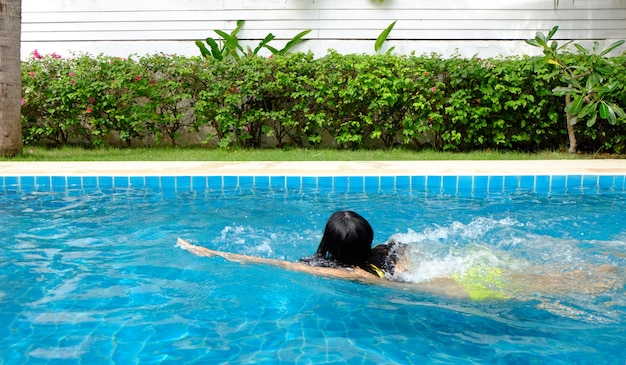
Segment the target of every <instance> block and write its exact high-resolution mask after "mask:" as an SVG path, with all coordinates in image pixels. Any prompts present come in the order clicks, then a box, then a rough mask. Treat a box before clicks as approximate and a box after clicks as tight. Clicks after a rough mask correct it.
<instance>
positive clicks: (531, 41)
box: [525, 39, 541, 47]
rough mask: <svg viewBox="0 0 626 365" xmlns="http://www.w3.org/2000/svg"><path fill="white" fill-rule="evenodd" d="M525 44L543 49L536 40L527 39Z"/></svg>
mask: <svg viewBox="0 0 626 365" xmlns="http://www.w3.org/2000/svg"><path fill="white" fill-rule="evenodd" d="M525 42H526V43H528V44H530V45H531V46H533V47H541V45H540V44H539V43H537V41H536V40H534V39H526V40H525Z"/></svg>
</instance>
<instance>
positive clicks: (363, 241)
mask: <svg viewBox="0 0 626 365" xmlns="http://www.w3.org/2000/svg"><path fill="white" fill-rule="evenodd" d="M373 240H374V230H373V229H372V226H371V225H370V224H369V222H368V221H367V220H366V219H365V218H363V217H361V216H360V215H359V214H357V213H355V212H353V211H350V210H344V211H339V212H335V213H333V215H331V216H330V218H329V219H328V222H326V228H325V229H324V235H323V236H322V242H320V245H319V247H318V248H317V252H316V255H318V256H320V257H323V258H325V259H328V260H334V261H336V262H337V263H339V264H342V265H347V266H359V267H364V266H365V265H366V262H367V260H368V257H369V256H370V254H371V252H372V241H373Z"/></svg>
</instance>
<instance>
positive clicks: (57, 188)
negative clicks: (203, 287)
mask: <svg viewBox="0 0 626 365" xmlns="http://www.w3.org/2000/svg"><path fill="white" fill-rule="evenodd" d="M126 188H139V189H144V188H148V189H151V190H160V191H164V192H210V191H227V190H228V191H233V190H250V189H252V190H259V191H267V190H281V191H291V192H294V191H295V192H333V193H347V192H350V193H354V192H356V193H393V192H397V191H404V192H406V191H409V192H411V193H418V194H422V193H423V194H436V195H439V194H446V195H458V196H484V195H485V194H502V193H516V192H536V193H547V194H561V193H575V194H597V193H601V192H607V191H614V192H620V193H623V192H625V191H626V160H583V161H576V160H572V161H570V160H566V161H562V160H559V161H369V162H318V161H316V162H33V163H0V191H5V192H11V191H13V192H15V191H22V192H30V191H37V192H46V191H52V192H69V191H72V192H76V191H93V190H109V189H126Z"/></svg>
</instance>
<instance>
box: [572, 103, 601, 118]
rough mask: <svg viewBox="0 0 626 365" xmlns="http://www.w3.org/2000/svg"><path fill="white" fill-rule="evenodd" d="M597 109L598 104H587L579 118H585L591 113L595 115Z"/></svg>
mask: <svg viewBox="0 0 626 365" xmlns="http://www.w3.org/2000/svg"><path fill="white" fill-rule="evenodd" d="M597 108H598V102H595V103H590V104H587V105H585V106H584V107H583V108H582V109H581V110H580V112H579V113H578V115H577V117H578V118H584V117H586V116H587V115H590V114H591V113H595V112H596V110H597Z"/></svg>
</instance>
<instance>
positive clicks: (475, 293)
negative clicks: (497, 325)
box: [452, 266, 510, 300]
mask: <svg viewBox="0 0 626 365" xmlns="http://www.w3.org/2000/svg"><path fill="white" fill-rule="evenodd" d="M452 279H453V280H454V281H456V283H457V284H459V285H460V286H462V287H463V288H465V290H467V293H468V294H469V296H470V299H472V300H487V299H508V298H510V295H508V294H507V293H506V292H505V291H504V288H505V283H504V280H503V279H502V269H500V268H497V267H481V266H475V267H471V268H470V269H468V270H467V271H465V272H464V273H461V274H454V275H452Z"/></svg>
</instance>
